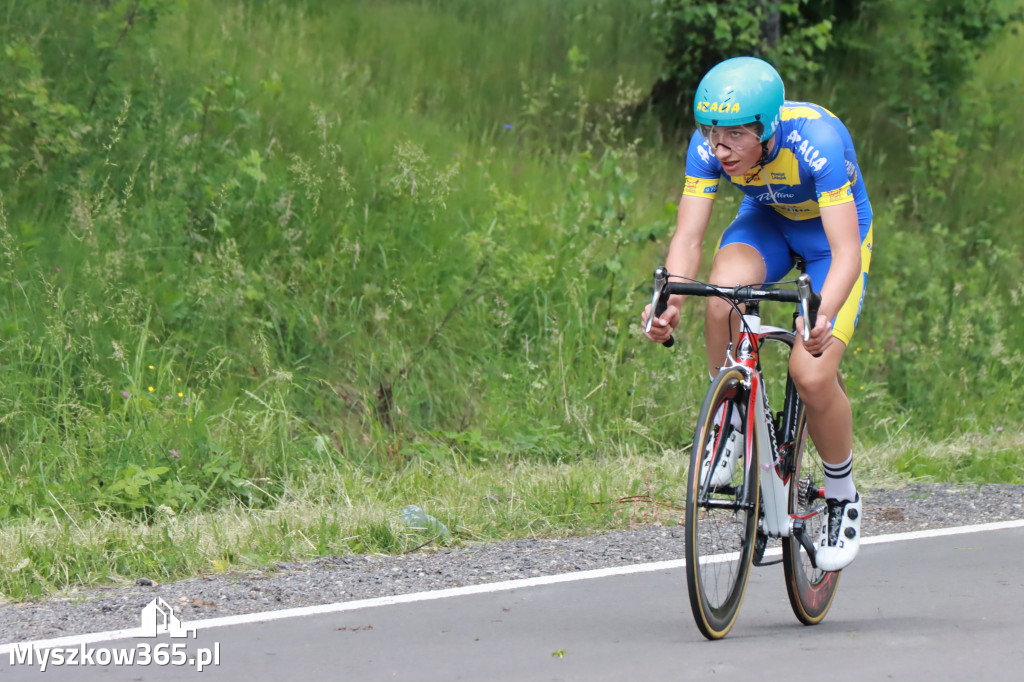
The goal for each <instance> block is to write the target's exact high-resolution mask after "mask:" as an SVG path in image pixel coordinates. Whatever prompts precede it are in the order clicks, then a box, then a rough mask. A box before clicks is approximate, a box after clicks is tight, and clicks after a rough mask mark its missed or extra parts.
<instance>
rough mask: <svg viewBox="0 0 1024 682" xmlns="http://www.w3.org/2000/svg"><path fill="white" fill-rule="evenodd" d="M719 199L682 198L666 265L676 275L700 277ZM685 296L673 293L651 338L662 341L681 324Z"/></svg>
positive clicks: (645, 315) (655, 322)
mask: <svg viewBox="0 0 1024 682" xmlns="http://www.w3.org/2000/svg"><path fill="white" fill-rule="evenodd" d="M714 205H715V202H714V200H712V199H706V198H704V197H697V196H690V195H687V194H684V195H683V196H682V197H681V198H680V200H679V211H678V213H677V215H676V232H675V234H674V235H673V236H672V241H671V242H670V243H669V247H668V256H667V257H666V258H665V267H666V268H667V269H668V271H669V272H670V273H671V274H673V275H682V276H683V277H691V278H692V277H696V276H697V269H698V268H699V267H700V260H701V253H702V246H703V243H704V233H705V232H706V231H707V228H708V223H709V222H710V220H711V209H712V208H714ZM682 302H683V297H682V296H671V297H670V298H669V300H668V308H667V309H666V310H665V312H664V313H662V315H661V316H660V317H658V318H655V319H654V322H653V323H652V324H651V330H650V331H649V332H647V338H649V339H650V340H652V341H657V342H658V343H662V342H664V341H666V340H667V339H668V337H670V336H671V335H672V332H673V331H675V328H676V325H678V324H679V311H680V309H681V307H682ZM650 308H651V307H650V305H648V306H647V308H645V309H644V313H643V316H642V322H643V324H644V325H645V326H646V324H647V317H648V316H649V315H650V314H651V313H652V311H651V309H650Z"/></svg>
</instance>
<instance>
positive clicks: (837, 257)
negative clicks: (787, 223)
mask: <svg viewBox="0 0 1024 682" xmlns="http://www.w3.org/2000/svg"><path fill="white" fill-rule="evenodd" d="M821 222H822V225H823V226H824V228H825V236H826V237H827V238H828V245H829V248H830V249H831V251H832V264H831V266H830V267H829V270H828V275H826V277H825V282H824V284H822V286H821V307H820V308H819V310H818V315H819V317H818V324H817V325H815V328H814V330H812V332H811V335H812V337H819V336H821V335H825V336H824V338H822V339H821V341H822V343H821V350H824V348H826V347H827V346H828V345H831V343H830V341H831V338H830V337H831V331H832V326H831V323H832V321H833V320H835V318H836V315H838V314H839V310H840V308H842V307H843V304H844V303H845V302H846V299H847V298H849V296H850V292H851V291H852V290H853V286H854V284H856V282H857V279H858V278H859V277H860V276H861V260H860V256H861V253H860V227H859V224H858V216H857V204H855V203H854V202H853V201H847V202H845V203H841V204H835V205H832V206H822V207H821ZM826 332H827V334H826ZM813 340H817V339H813ZM817 346H818V344H815V343H809V344H808V350H810V351H814V348H816V347H817Z"/></svg>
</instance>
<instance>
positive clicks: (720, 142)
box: [700, 125, 761, 175]
mask: <svg viewBox="0 0 1024 682" xmlns="http://www.w3.org/2000/svg"><path fill="white" fill-rule="evenodd" d="M700 132H701V135H703V136H704V140H705V141H706V142H707V143H708V146H710V147H711V151H713V152H714V154H715V158H717V159H718V161H719V163H721V164H722V168H723V169H725V172H726V173H728V174H729V175H742V174H743V173H746V172H747V171H749V170H750V169H751V168H753V167H754V166H756V165H757V162H758V161H760V160H761V140H760V139H759V138H758V136H757V134H756V133H754V131H753V130H751V129H750V128H747V127H746V126H723V127H719V126H703V125H702V126H701V127H700Z"/></svg>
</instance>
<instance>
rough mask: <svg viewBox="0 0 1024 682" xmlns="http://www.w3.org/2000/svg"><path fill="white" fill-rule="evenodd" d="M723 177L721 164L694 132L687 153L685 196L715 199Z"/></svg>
mask: <svg viewBox="0 0 1024 682" xmlns="http://www.w3.org/2000/svg"><path fill="white" fill-rule="evenodd" d="M721 177H722V166H721V164H719V163H718V159H716V158H715V157H714V155H713V154H712V153H711V150H710V149H709V148H708V146H707V144H705V142H704V138H703V137H701V135H700V133H699V132H694V133H693V136H692V137H691V138H690V146H689V148H688V149H687V151H686V177H685V178H684V181H683V196H688V197H703V198H705V199H714V198H715V197H716V196H717V194H718V182H719V179H720V178H721Z"/></svg>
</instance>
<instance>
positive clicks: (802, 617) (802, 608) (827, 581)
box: [782, 377, 846, 625]
mask: <svg viewBox="0 0 1024 682" xmlns="http://www.w3.org/2000/svg"><path fill="white" fill-rule="evenodd" d="M790 381H792V380H790ZM839 383H840V385H842V383H843V382H842V378H841V377H840V378H839ZM843 390H844V391H845V390H846V389H845V386H844V387H843ZM799 411H800V414H799V415H798V418H797V420H796V430H795V432H794V433H795V437H794V439H793V447H794V452H793V464H794V471H793V474H792V476H793V479H792V481H793V483H792V485H791V486H790V493H789V514H790V517H791V518H796V519H801V520H802V521H803V526H804V531H803V532H804V533H805V534H806V536H807V537H808V538H809V539H810V541H811V542H812V543H814V542H815V541H817V539H818V535H819V533H820V532H821V526H822V524H824V523H826V522H827V517H828V514H827V510H826V508H825V495H824V488H823V487H822V486H824V484H825V470H824V467H822V464H821V458H820V457H818V455H817V453H814V452H807V448H806V447H805V445H806V444H807V420H806V417H805V414H804V409H803V406H802V405H801V406H800V408H799ZM782 563H783V566H784V568H785V573H786V591H787V592H788V593H789V603H790V605H791V606H792V607H793V613H794V614H796V617H797V619H799V621H800V622H801V623H803V624H804V625H817V624H818V623H820V622H821V621H822V619H824V618H825V614H827V613H828V609H829V607H830V606H832V599H833V598H834V597H835V594H836V588H837V587H838V586H839V572H838V571H822V570H820V569H818V568H815V567H814V565H813V564H812V563H811V558H810V556H809V555H808V554H807V550H806V549H805V548H804V547H803V545H801V544H800V540H799V539H798V538H797V537H794V536H793V535H790V537H787V538H783V541H782Z"/></svg>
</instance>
